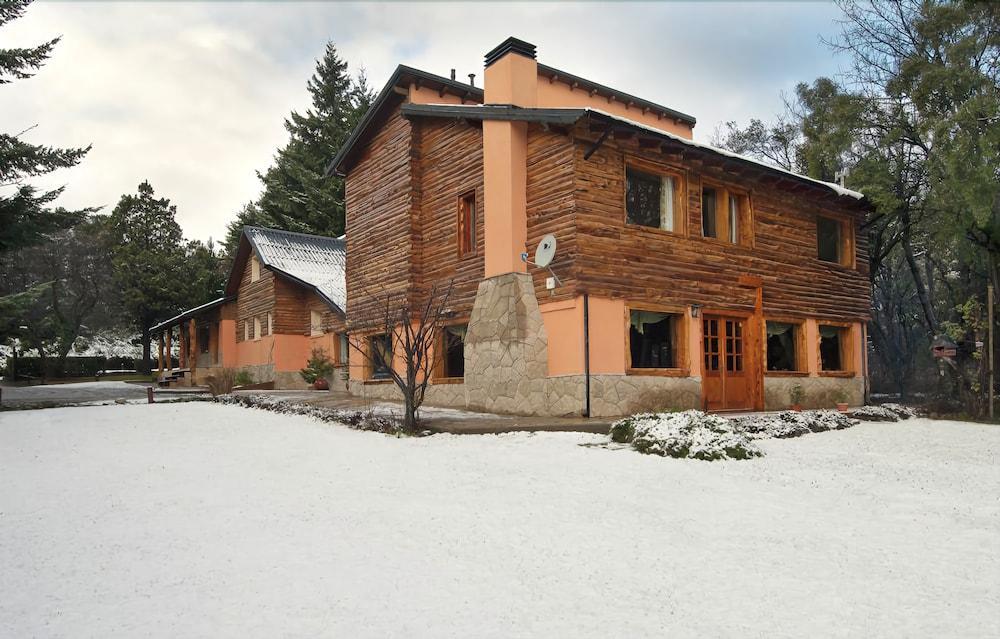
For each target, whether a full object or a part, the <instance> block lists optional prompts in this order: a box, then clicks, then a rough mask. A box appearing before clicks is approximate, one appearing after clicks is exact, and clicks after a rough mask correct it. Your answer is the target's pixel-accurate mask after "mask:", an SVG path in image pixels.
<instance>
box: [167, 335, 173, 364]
mask: <svg viewBox="0 0 1000 639" xmlns="http://www.w3.org/2000/svg"><path fill="white" fill-rule="evenodd" d="M173 337H174V327H173V326H168V327H167V372H168V373H169V372H170V371H172V370H174V349H173V344H171V341H172V340H173Z"/></svg>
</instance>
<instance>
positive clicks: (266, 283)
mask: <svg viewBox="0 0 1000 639" xmlns="http://www.w3.org/2000/svg"><path fill="white" fill-rule="evenodd" d="M251 261H252V260H251V259H247V260H246V264H245V265H244V267H243V276H242V277H241V278H240V286H239V291H238V293H237V296H236V341H237V342H242V341H243V338H244V336H245V335H246V332H245V331H246V329H245V328H244V327H245V325H246V323H247V322H250V323H251V330H252V327H253V318H254V317H259V318H260V320H261V327H262V331H266V330H267V314H268V313H269V312H274V299H275V298H274V292H275V282H274V280H275V277H274V272H273V271H271V269H269V268H267V267H266V266H264V265H263V264H261V267H260V279H258V280H257V281H256V282H251V281H250V279H251V272H250V271H251ZM255 337H259V335H258V336H255Z"/></svg>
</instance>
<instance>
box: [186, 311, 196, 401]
mask: <svg viewBox="0 0 1000 639" xmlns="http://www.w3.org/2000/svg"><path fill="white" fill-rule="evenodd" d="M197 331H198V327H197V325H196V324H195V321H194V318H193V317H192V318H191V320H190V321H189V322H188V362H189V367H190V369H191V383H192V384H193V383H194V371H195V368H197V366H198V332H197Z"/></svg>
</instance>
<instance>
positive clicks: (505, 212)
mask: <svg viewBox="0 0 1000 639" xmlns="http://www.w3.org/2000/svg"><path fill="white" fill-rule="evenodd" d="M484 83H485V86H484V88H483V92H484V99H483V102H484V103H485V104H500V105H513V106H519V107H533V106H535V104H536V102H537V93H538V63H537V62H536V61H535V45H533V44H529V43H527V42H525V41H523V40H518V39H517V38H507V39H506V40H504V41H503V42H502V43H500V45H499V46H497V47H496V48H495V49H493V50H492V51H490V52H489V53H487V54H486V72H485V75H484ZM527 156H528V124H527V122H505V121H501V120H487V121H485V122H484V123H483V172H484V176H483V186H484V199H485V202H484V215H483V221H484V231H485V235H486V255H485V262H486V264H485V275H486V277H493V276H495V275H501V274H503V273H518V272H524V271H525V270H526V265H525V263H524V262H522V261H521V253H522V252H523V251H525V250H526V248H525V242H526V240H527V218H526V207H527V196H526V189H527Z"/></svg>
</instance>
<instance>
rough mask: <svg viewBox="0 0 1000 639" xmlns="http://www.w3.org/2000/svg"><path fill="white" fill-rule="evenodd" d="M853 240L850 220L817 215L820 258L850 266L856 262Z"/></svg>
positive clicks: (817, 242) (817, 241)
mask: <svg viewBox="0 0 1000 639" xmlns="http://www.w3.org/2000/svg"><path fill="white" fill-rule="evenodd" d="M853 240H854V238H853V237H852V227H851V224H850V223H849V222H846V221H842V220H838V219H836V218H832V217H826V216H823V215H820V216H817V217H816V251H817V257H819V259H820V260H822V261H824V262H832V263H834V264H841V265H843V266H850V265H851V264H852V263H853V262H854V248H853V247H854V241H853Z"/></svg>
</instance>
